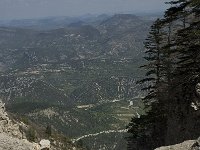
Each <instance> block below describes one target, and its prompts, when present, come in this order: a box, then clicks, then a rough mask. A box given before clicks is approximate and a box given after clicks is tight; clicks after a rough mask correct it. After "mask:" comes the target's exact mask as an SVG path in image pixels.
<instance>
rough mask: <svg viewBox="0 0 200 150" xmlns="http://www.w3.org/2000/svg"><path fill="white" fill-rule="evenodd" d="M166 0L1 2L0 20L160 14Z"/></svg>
mask: <svg viewBox="0 0 200 150" xmlns="http://www.w3.org/2000/svg"><path fill="white" fill-rule="evenodd" d="M165 1H166V0H0V20H1V19H19V18H38V17H45V16H78V15H84V14H87V13H90V14H102V13H118V12H129V11H131V12H139V13H141V12H146V13H148V12H158V11H161V10H164V9H165V8H166V5H165V4H164V2H165Z"/></svg>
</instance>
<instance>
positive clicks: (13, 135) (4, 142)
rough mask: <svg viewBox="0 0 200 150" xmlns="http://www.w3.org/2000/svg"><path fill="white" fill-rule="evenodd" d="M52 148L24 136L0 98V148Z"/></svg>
mask: <svg viewBox="0 0 200 150" xmlns="http://www.w3.org/2000/svg"><path fill="white" fill-rule="evenodd" d="M43 149H50V147H49V148H47V147H44V146H43V145H41V144H37V143H31V142H29V141H28V140H27V139H26V137H23V135H22V133H21V132H20V130H19V124H17V123H14V122H13V121H11V120H10V119H9V117H8V114H7V113H6V111H5V106H4V103H3V102H2V101H1V100H0V150H43Z"/></svg>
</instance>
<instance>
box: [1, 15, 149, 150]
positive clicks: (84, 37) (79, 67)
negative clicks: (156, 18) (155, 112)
mask: <svg viewBox="0 0 200 150" xmlns="http://www.w3.org/2000/svg"><path fill="white" fill-rule="evenodd" d="M54 19H55V18H54ZM54 19H53V20H52V22H51V24H50V26H48V22H50V19H49V20H48V21H47V20H46V21H47V22H45V21H43V25H42V26H45V25H46V26H48V27H51V28H52V27H54V28H53V29H49V28H48V29H46V30H42V28H41V24H40V23H38V24H37V21H35V20H34V21H33V22H32V23H33V24H35V25H33V26H29V27H27V26H26V25H27V24H26V22H23V21H18V22H21V23H20V24H22V25H21V28H19V26H20V24H16V27H10V26H9V25H8V26H7V27H1V28H0V97H1V98H2V99H3V101H4V102H5V103H6V106H7V110H8V111H10V112H12V113H14V114H16V115H17V116H19V117H21V118H24V119H23V120H31V121H32V122H34V123H37V124H39V125H41V126H44V127H46V126H49V125H51V127H52V128H53V129H54V130H56V131H57V132H59V133H60V132H61V133H62V134H64V135H66V136H67V137H70V138H72V139H75V141H77V142H79V143H80V144H81V145H84V146H88V147H89V148H90V149H94V150H96V149H102V148H104V149H108V150H110V149H119V150H122V149H126V141H125V140H124V136H125V134H126V133H125V132H126V130H125V129H126V125H127V124H128V123H129V122H130V119H131V117H132V116H133V115H135V116H138V115H139V114H143V113H144V112H143V111H142V108H143V105H142V103H141V101H140V99H141V98H140V97H142V96H143V93H141V92H140V91H139V89H140V85H137V84H136V80H137V79H138V78H141V76H142V75H143V71H141V70H140V69H139V68H138V67H139V66H140V65H141V64H142V63H143V62H144V61H143V60H142V59H141V58H142V56H143V52H144V47H143V42H144V40H145V37H146V35H147V33H148V30H149V27H150V25H151V24H152V21H151V20H143V19H141V18H140V17H137V16H135V15H129V14H118V15H114V16H110V17H107V16H99V17H97V18H91V19H88V20H87V22H86V20H85V22H84V23H81V20H80V21H79V22H77V20H75V22H74V23H70V24H69V25H66V24H64V23H63V20H61V22H60V24H61V25H62V26H64V27H63V28H60V26H57V25H58V24H59V18H58V20H57V22H56V24H55V26H51V25H52V24H54V23H55V22H54ZM29 21H30V20H29ZM30 22H31V21H30ZM39 22H41V20H39ZM45 23H46V24H45ZM23 24H24V26H23ZM12 25H13V26H14V25H15V24H12ZM36 25H38V26H36ZM130 102H132V103H131V107H129V105H130ZM120 131H123V132H120ZM88 135H94V136H92V137H88ZM113 136H114V137H113ZM80 137H84V138H81V140H80V141H79V140H76V139H79V138H80ZM102 139H103V140H102Z"/></svg>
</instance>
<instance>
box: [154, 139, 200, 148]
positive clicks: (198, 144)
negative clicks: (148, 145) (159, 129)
mask: <svg viewBox="0 0 200 150" xmlns="http://www.w3.org/2000/svg"><path fill="white" fill-rule="evenodd" d="M155 150H200V138H199V139H197V140H189V141H185V142H183V143H180V144H176V145H171V146H165V147H160V148H156V149H155Z"/></svg>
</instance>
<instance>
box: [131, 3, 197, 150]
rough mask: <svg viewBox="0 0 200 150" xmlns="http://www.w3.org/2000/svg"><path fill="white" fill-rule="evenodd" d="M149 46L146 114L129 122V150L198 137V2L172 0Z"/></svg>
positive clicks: (148, 39) (149, 149) (158, 23)
mask: <svg viewBox="0 0 200 150" xmlns="http://www.w3.org/2000/svg"><path fill="white" fill-rule="evenodd" d="M168 4H169V5H170V8H169V9H168V10H167V11H166V12H165V15H164V17H163V18H160V19H158V20H156V21H155V22H154V24H153V25H152V27H151V31H150V33H149V36H148V38H147V39H146V42H145V47H146V52H145V53H146V56H145V57H144V58H145V59H146V61H147V63H146V64H145V65H143V66H141V67H142V68H144V70H146V77H145V78H144V79H142V80H140V81H138V83H139V84H142V85H144V84H145V85H146V87H144V88H143V89H142V90H145V91H146V92H147V94H146V96H145V98H144V99H143V102H144V104H145V107H146V111H147V114H146V115H143V116H141V118H133V119H132V121H131V123H130V124H129V131H128V132H129V133H131V136H130V137H129V138H128V142H129V144H128V149H130V150H152V149H155V148H156V147H160V146H163V145H172V144H176V143H180V142H183V141H184V140H189V139H196V138H198V137H199V136H200V133H199V131H200V110H199V108H200V92H199V88H200V81H199V80H200V77H199V75H200V70H199V69H200V66H199V61H200V53H199V51H200V16H199V14H200V1H199V0H174V1H171V2H169V3H168Z"/></svg>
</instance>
